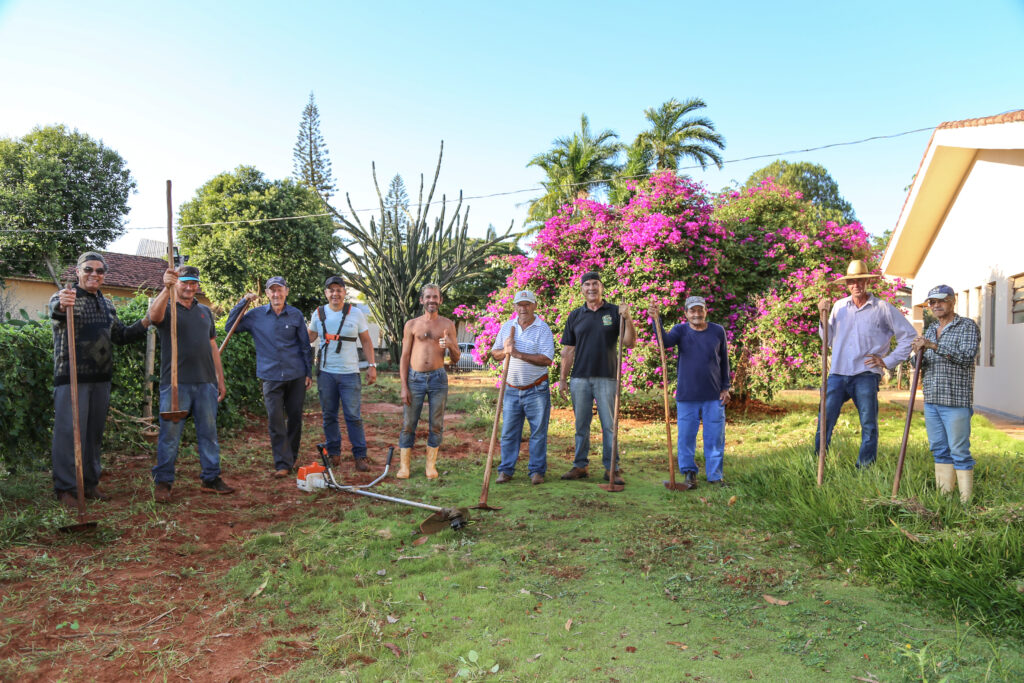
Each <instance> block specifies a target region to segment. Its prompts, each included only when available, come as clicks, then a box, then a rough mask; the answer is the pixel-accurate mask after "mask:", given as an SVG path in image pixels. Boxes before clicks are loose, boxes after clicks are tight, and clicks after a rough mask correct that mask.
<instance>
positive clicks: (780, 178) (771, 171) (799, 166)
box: [743, 159, 857, 224]
mask: <svg viewBox="0 0 1024 683" xmlns="http://www.w3.org/2000/svg"><path fill="white" fill-rule="evenodd" d="M766 178H774V179H775V184H776V185H781V186H782V187H788V188H789V189H790V190H793V191H794V192H799V193H800V194H801V195H803V198H804V199H805V200H807V201H809V202H810V203H811V204H812V205H813V206H814V210H815V211H816V212H817V216H816V217H817V218H818V219H819V220H826V221H833V222H835V223H841V224H846V223H853V222H854V221H856V220H857V214H855V213H854V211H853V207H852V206H850V203H849V202H848V201H846V200H845V199H843V197H842V195H840V194H839V183H837V182H836V181H835V179H834V178H832V176H831V175H830V174H829V172H828V171H827V170H826V169H825V167H824V166H822V165H820V164H812V163H811V162H809V161H794V162H790V161H783V160H782V159H777V160H775V161H773V162H772V163H770V164H768V165H767V166H765V167H764V168H761V169H758V170H756V171H754V172H753V173H751V174H750V177H749V178H747V182H746V183H744V184H743V189H745V190H746V189H750V188H754V187H758V186H760V185H761V184H762V183H763V182H764V181H765V179H766Z"/></svg>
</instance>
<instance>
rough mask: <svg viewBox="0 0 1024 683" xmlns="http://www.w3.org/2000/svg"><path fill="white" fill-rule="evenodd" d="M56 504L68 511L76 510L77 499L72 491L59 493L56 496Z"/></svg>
mask: <svg viewBox="0 0 1024 683" xmlns="http://www.w3.org/2000/svg"><path fill="white" fill-rule="evenodd" d="M57 502H58V503H60V504H61V505H63V506H64V507H66V508H67V509H69V510H77V509H78V498H77V497H76V496H75V492H74V491H61V492H60V493H58V494H57Z"/></svg>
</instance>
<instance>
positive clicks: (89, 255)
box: [78, 251, 107, 268]
mask: <svg viewBox="0 0 1024 683" xmlns="http://www.w3.org/2000/svg"><path fill="white" fill-rule="evenodd" d="M86 261H99V262H100V263H102V264H103V267H104V268H106V267H107V262H106V260H105V259H104V258H103V254H101V253H99V252H98V251H87V252H85V253H84V254H82V255H81V256H79V257H78V265H82V264H83V263H85V262H86Z"/></svg>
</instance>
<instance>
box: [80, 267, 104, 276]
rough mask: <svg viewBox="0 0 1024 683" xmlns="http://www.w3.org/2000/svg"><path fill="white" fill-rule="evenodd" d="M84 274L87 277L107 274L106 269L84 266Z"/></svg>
mask: <svg viewBox="0 0 1024 683" xmlns="http://www.w3.org/2000/svg"><path fill="white" fill-rule="evenodd" d="M82 272H83V273H85V274H86V275H90V274H92V273H96V274H97V275H103V274H104V273H106V272H107V269H106V268H93V267H92V266H82Z"/></svg>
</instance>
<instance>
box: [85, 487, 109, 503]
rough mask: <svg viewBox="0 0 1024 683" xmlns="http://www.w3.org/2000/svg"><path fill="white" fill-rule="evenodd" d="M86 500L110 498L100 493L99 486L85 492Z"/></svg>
mask: <svg viewBox="0 0 1024 683" xmlns="http://www.w3.org/2000/svg"><path fill="white" fill-rule="evenodd" d="M85 499H86V500H110V496H108V495H107V494H105V493H103V491H100V489H99V487H98V486H93V487H92V488H91V489H89V488H87V489H86V490H85Z"/></svg>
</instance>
